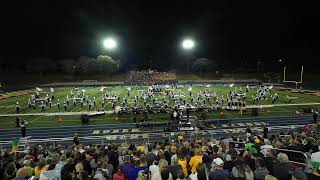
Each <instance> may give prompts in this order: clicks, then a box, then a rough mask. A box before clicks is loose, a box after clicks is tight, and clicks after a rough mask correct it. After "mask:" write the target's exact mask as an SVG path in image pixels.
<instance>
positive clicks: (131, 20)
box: [0, 0, 320, 67]
mask: <svg viewBox="0 0 320 180" xmlns="http://www.w3.org/2000/svg"><path fill="white" fill-rule="evenodd" d="M120 2H121V3H120ZM155 2H157V3H155ZM209 2H210V1H209ZM209 2H206V3H205V2H204V1H190V2H187V1H176V2H173V1H135V0H132V1H127V2H125V1H106V0H100V1H94V0H87V1H67V0H64V1H63V0H61V1H59V0H57V2H56V1H50V3H49V1H23V2H19V3H18V2H12V3H11V4H2V5H1V8H0V11H1V12H0V13H1V30H0V31H1V44H2V46H1V49H2V53H1V55H0V56H1V57H12V56H14V57H21V58H22V59H23V58H28V57H51V58H56V59H58V58H66V57H68V58H76V57H79V56H94V57H96V56H97V55H99V54H111V55H112V56H114V57H116V58H119V59H126V60H127V61H129V62H132V63H144V62H145V61H156V62H159V61H161V62H162V63H170V61H175V60H178V59H181V58H184V57H186V56H193V57H206V58H209V59H215V60H217V61H220V62H224V63H226V64H228V63H236V62H239V61H240V60H243V59H245V60H247V61H249V62H256V60H257V59H258V58H261V59H263V61H265V64H267V63H270V62H273V61H275V62H276V61H277V60H278V59H280V58H281V59H285V60H286V62H287V63H295V62H301V61H303V62H304V63H305V64H309V65H319V62H320V60H319V57H320V55H319V48H318V47H319V45H318V44H319V40H320V35H319V33H320V28H319V17H320V16H319V11H318V6H316V4H312V3H310V2H307V1H298V2H293V1H282V2H280V1H272V2H270V1H263V2H262V1H232V2H231V1H214V2H211V3H209ZM2 3H3V2H2ZM108 36H112V37H115V38H116V39H117V40H118V41H119V49H118V50H117V51H116V52H112V53H108V52H106V50H104V49H103V48H102V44H101V41H102V39H103V38H104V37H108ZM184 37H192V38H193V39H195V40H196V41H197V47H196V49H195V50H194V52H189V53H187V52H183V51H182V50H181V48H180V47H179V45H180V41H181V40H182V39H183V38H184ZM310 67H311V66H310Z"/></svg>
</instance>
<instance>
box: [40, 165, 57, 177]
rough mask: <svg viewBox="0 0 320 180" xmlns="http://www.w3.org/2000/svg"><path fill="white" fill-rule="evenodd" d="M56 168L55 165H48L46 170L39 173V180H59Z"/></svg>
mask: <svg viewBox="0 0 320 180" xmlns="http://www.w3.org/2000/svg"><path fill="white" fill-rule="evenodd" d="M55 167H56V165H55V164H50V165H49V166H48V168H47V169H46V170H44V171H42V172H41V173H40V178H39V179H40V180H53V179H54V180H56V179H57V180H59V179H60V174H58V173H57V171H56V170H54V168H55Z"/></svg>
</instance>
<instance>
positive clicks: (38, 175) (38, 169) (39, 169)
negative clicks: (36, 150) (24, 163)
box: [34, 159, 47, 178]
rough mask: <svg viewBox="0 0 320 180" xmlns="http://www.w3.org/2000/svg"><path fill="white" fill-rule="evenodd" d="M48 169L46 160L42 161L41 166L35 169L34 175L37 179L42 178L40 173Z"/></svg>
mask: <svg viewBox="0 0 320 180" xmlns="http://www.w3.org/2000/svg"><path fill="white" fill-rule="evenodd" d="M46 168H47V165H46V160H45V159H41V160H40V163H39V165H38V166H36V167H35V168H34V175H35V176H36V177H37V178H39V177H40V173H41V172H42V171H44V170H46Z"/></svg>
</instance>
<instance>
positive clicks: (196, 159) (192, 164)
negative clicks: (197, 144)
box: [189, 148, 202, 173]
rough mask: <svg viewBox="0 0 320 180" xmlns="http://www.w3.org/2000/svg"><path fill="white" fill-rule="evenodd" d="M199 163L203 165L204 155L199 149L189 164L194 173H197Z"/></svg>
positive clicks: (195, 151)
mask: <svg viewBox="0 0 320 180" xmlns="http://www.w3.org/2000/svg"><path fill="white" fill-rule="evenodd" d="M199 163H202V154H201V151H200V149H198V148H197V149H195V150H194V156H193V157H191V159H190V162H189V164H190V168H191V172H192V173H195V172H196V168H197V165H198V164H199Z"/></svg>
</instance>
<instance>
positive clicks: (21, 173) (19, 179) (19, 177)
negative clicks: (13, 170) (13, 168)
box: [12, 168, 42, 180]
mask: <svg viewBox="0 0 320 180" xmlns="http://www.w3.org/2000/svg"><path fill="white" fill-rule="evenodd" d="M27 175H28V171H27V170H26V168H20V169H19V170H18V171H17V174H16V177H15V178H14V179H12V180H24V179H25V178H26V177H27ZM41 180H42V179H41Z"/></svg>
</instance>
